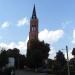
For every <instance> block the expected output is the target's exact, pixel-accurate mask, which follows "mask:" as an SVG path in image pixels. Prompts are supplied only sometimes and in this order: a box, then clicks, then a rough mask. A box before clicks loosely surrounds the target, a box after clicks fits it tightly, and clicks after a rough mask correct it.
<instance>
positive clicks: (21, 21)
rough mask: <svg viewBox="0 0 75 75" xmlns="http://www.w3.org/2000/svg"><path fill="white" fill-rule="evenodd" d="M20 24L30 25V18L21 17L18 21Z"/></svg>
mask: <svg viewBox="0 0 75 75" xmlns="http://www.w3.org/2000/svg"><path fill="white" fill-rule="evenodd" d="M17 25H18V26H24V25H29V20H28V19H27V18H26V17H24V18H21V19H20V20H19V21H18V23H17Z"/></svg>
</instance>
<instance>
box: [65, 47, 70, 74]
mask: <svg viewBox="0 0 75 75" xmlns="http://www.w3.org/2000/svg"><path fill="white" fill-rule="evenodd" d="M66 53H67V69H68V70H67V72H68V75H70V68H69V57H68V46H66Z"/></svg>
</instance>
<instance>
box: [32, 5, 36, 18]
mask: <svg viewBox="0 0 75 75" xmlns="http://www.w3.org/2000/svg"><path fill="white" fill-rule="evenodd" d="M33 18H36V9H35V4H34V8H33V13H32V19H33Z"/></svg>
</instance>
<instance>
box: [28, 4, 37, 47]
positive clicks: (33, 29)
mask: <svg viewBox="0 0 75 75" xmlns="http://www.w3.org/2000/svg"><path fill="white" fill-rule="evenodd" d="M32 40H38V18H37V15H36V9H35V5H34V8H33V12H32V16H31V19H30V31H29V41H28V48H29V47H30V46H31V41H32Z"/></svg>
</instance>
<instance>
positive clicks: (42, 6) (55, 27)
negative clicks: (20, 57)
mask: <svg viewBox="0 0 75 75" xmlns="http://www.w3.org/2000/svg"><path fill="white" fill-rule="evenodd" d="M34 4H35V7H36V14H37V17H38V20H39V33H38V34H39V36H38V37H39V40H40V41H42V40H44V41H45V42H46V43H49V44H50V48H51V51H50V52H49V54H50V55H49V58H54V57H55V54H56V52H58V51H59V50H61V51H62V52H63V53H64V54H65V56H66V50H65V47H66V45H68V48H69V58H71V57H72V55H71V52H72V49H73V48H74V47H75V0H0V47H3V48H6V49H8V48H15V47H16V48H19V49H20V53H22V54H26V49H27V41H28V35H29V26H30V18H31V16H32V11H33V6H34Z"/></svg>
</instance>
